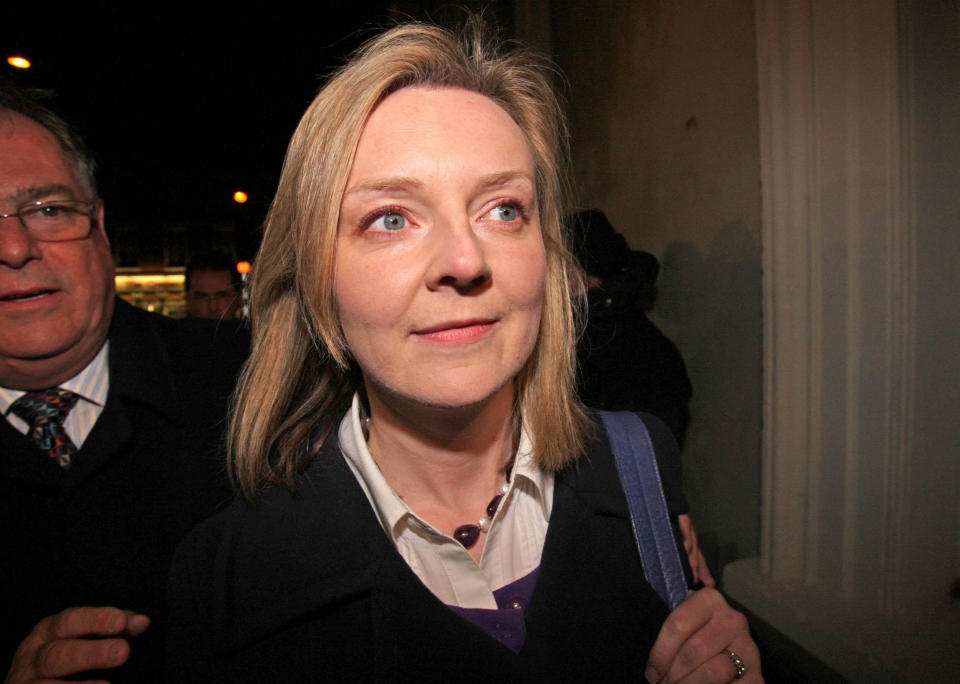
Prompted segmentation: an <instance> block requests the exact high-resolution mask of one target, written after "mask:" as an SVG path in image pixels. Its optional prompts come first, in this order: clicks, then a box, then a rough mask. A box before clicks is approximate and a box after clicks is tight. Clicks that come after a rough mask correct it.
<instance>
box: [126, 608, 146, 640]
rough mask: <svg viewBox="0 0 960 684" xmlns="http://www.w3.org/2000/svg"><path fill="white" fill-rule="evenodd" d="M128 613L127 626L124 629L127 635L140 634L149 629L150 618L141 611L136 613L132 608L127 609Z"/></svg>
mask: <svg viewBox="0 0 960 684" xmlns="http://www.w3.org/2000/svg"><path fill="white" fill-rule="evenodd" d="M124 613H126V615H127V626H126V628H125V629H124V630H123V633H124V635H126V636H132V637H134V636H139V635H141V634H143V633H144V632H146V631H147V627H149V626H150V618H149V617H147V616H146V615H143V614H141V613H134V612H133V611H132V610H125V611H124Z"/></svg>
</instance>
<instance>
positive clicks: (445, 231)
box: [427, 219, 490, 294]
mask: <svg viewBox="0 0 960 684" xmlns="http://www.w3.org/2000/svg"><path fill="white" fill-rule="evenodd" d="M434 240H435V243H436V244H435V245H434V256H433V261H432V263H431V265H430V269H429V271H428V275H427V286H428V287H429V288H430V289H441V288H444V287H452V288H454V289H456V290H457V291H458V292H460V293H461V294H466V293H468V292H473V291H476V290H479V289H482V288H483V287H484V285H486V284H487V283H488V282H489V280H490V266H489V264H488V263H487V254H486V249H487V247H486V246H485V245H484V244H483V243H482V241H481V239H480V237H479V236H478V235H477V233H476V232H475V231H474V230H473V227H472V226H471V225H470V222H469V220H467V219H461V220H458V221H456V222H452V221H451V222H444V223H442V224H438V225H437V226H436V227H435V230H434Z"/></svg>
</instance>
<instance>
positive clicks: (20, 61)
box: [7, 55, 30, 69]
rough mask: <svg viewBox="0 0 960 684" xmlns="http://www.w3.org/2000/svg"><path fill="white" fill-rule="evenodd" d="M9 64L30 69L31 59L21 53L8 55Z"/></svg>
mask: <svg viewBox="0 0 960 684" xmlns="http://www.w3.org/2000/svg"><path fill="white" fill-rule="evenodd" d="M7 64H9V65H10V66H12V67H16V68H17V69H29V68H30V60H29V59H27V58H26V57H21V56H19V55H13V56H12V57H7Z"/></svg>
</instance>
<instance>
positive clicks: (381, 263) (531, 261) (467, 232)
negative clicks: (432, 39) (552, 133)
mask: <svg viewBox="0 0 960 684" xmlns="http://www.w3.org/2000/svg"><path fill="white" fill-rule="evenodd" d="M545 274H546V254H545V251H544V246H543V240H542V238H541V235H540V222H539V219H538V208H537V197H536V191H535V184H534V166H533V159H532V157H531V154H530V151H529V150H528V148H527V145H526V143H525V141H524V139H523V135H522V133H521V132H520V129H519V127H518V126H517V125H516V124H515V123H514V121H513V120H512V119H511V118H510V116H509V115H508V114H507V113H506V112H505V111H504V110H503V109H501V108H500V107H499V106H498V105H497V104H495V103H494V102H493V101H492V100H490V99H488V98H486V97H484V96H482V95H479V94H477V93H474V92H470V91H466V90H459V89H451V88H445V89H441V88H404V89H402V90H399V91H397V92H395V93H393V94H391V95H390V96H388V97H387V98H386V99H384V100H383V102H381V103H380V105H379V106H378V107H377V108H376V109H375V110H374V112H373V114H371V116H370V118H369V120H368V121H367V124H366V126H365V127H364V129H363V132H362V134H361V136H360V142H359V145H358V147H357V154H356V158H355V160H354V164H353V169H352V170H351V173H350V177H349V179H348V181H347V188H346V191H345V193H344V196H343V203H342V205H341V211H340V225H339V227H338V236H337V256H336V272H335V279H334V294H335V297H336V302H337V309H338V312H339V315H340V322H341V325H342V327H343V332H344V336H345V338H346V341H347V346H348V347H349V348H350V351H351V353H352V354H353V357H354V358H355V359H356V361H357V363H358V364H359V365H360V368H361V369H362V371H363V376H364V382H365V383H366V386H367V391H368V392H379V393H382V392H383V391H384V390H385V391H386V392H387V393H389V394H393V395H398V396H400V397H404V398H406V399H409V400H413V401H414V402H417V403H420V404H425V405H429V406H442V407H454V406H466V405H469V404H475V403H478V402H482V401H484V400H486V399H488V398H489V397H491V396H492V395H494V394H495V393H496V392H497V391H498V390H500V389H501V388H504V387H508V386H509V385H510V384H511V381H512V380H513V378H514V377H515V376H516V375H517V373H518V372H519V371H520V369H521V368H522V367H523V365H524V363H525V362H526V360H527V358H528V357H529V356H530V353H531V351H532V350H533V347H534V344H535V343H536V340H537V334H538V330H539V326H540V309H541V304H542V301H543V291H544V278H545Z"/></svg>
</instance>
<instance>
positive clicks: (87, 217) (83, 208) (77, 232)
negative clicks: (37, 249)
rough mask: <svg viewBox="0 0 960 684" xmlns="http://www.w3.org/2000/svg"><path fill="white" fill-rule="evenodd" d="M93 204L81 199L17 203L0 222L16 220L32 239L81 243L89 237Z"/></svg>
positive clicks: (94, 206)
mask: <svg viewBox="0 0 960 684" xmlns="http://www.w3.org/2000/svg"><path fill="white" fill-rule="evenodd" d="M96 206H97V203H96V202H95V201H94V202H85V201H83V200H44V201H40V202H27V203H26V204H21V205H20V206H19V207H18V208H17V210H16V211H15V212H13V213H12V214H0V219H7V218H13V217H17V218H18V219H20V225H22V226H23V227H24V229H26V231H27V233H29V234H30V237H32V238H33V239H34V240H40V241H42V242H63V241H66V240H82V239H83V238H85V237H87V236H88V235H90V229H91V228H92V227H93V212H94V210H95V209H96Z"/></svg>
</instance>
